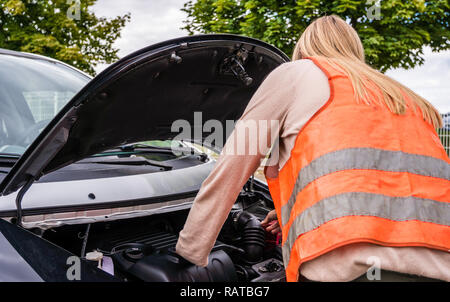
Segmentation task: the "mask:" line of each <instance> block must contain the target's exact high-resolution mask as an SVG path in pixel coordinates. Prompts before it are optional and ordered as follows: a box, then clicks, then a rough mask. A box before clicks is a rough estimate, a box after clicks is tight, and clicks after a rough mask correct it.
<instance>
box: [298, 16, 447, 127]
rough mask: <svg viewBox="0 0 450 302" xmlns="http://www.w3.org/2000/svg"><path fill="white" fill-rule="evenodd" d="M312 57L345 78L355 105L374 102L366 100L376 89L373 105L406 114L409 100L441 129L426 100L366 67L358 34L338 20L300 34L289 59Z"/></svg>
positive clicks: (315, 25)
mask: <svg viewBox="0 0 450 302" xmlns="http://www.w3.org/2000/svg"><path fill="white" fill-rule="evenodd" d="M314 56H319V57H322V58H324V59H325V60H327V62H328V63H329V64H331V65H332V66H335V67H336V68H339V67H340V69H341V70H343V71H344V72H345V73H346V74H347V75H348V77H349V79H350V81H351V82H352V85H353V90H354V95H355V98H356V101H357V102H364V103H366V104H370V103H371V101H373V98H371V97H369V91H371V89H373V87H376V88H378V89H379V91H381V95H380V94H378V96H379V97H378V99H376V100H375V101H377V102H384V104H385V105H386V106H387V107H388V108H389V110H390V111H391V112H393V113H395V114H403V113H405V111H406V107H407V101H406V99H409V100H411V101H412V103H413V104H414V105H416V106H413V108H412V109H413V110H416V109H417V108H418V109H420V110H421V112H422V115H423V118H424V120H425V121H427V122H429V123H430V124H431V125H433V126H434V127H435V128H441V127H442V118H441V115H440V114H439V112H438V111H437V110H436V108H434V107H433V105H431V104H430V103H429V102H428V101H427V100H425V99H424V98H422V97H421V96H419V95H418V94H416V93H414V92H413V91H412V90H411V89H409V88H407V87H405V86H404V85H402V84H400V83H399V82H397V81H395V80H394V79H391V78H390V77H388V76H386V75H384V74H382V73H381V72H379V71H377V70H375V69H374V68H372V67H370V66H369V65H368V64H366V63H365V58H364V48H363V45H362V43H361V40H360V39H359V36H358V34H357V33H356V31H355V30H354V29H353V27H351V26H350V25H349V24H347V23H346V22H345V21H344V20H342V19H341V18H340V17H338V16H335V15H331V16H324V17H320V18H318V19H316V20H315V21H314V22H312V23H311V24H310V25H309V26H308V27H307V28H306V29H305V31H304V32H303V34H302V35H301V37H300V39H299V41H298V42H297V45H296V47H295V49H294V53H293V57H292V59H293V60H299V59H302V58H305V57H314ZM405 97H406V98H405Z"/></svg>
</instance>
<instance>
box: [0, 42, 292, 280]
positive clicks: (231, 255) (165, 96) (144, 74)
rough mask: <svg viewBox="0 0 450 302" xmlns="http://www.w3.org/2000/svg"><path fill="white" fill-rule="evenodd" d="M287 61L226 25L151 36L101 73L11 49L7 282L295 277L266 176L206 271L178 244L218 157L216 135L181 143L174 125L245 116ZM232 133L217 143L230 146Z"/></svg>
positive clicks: (4, 169) (253, 184)
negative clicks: (276, 233)
mask: <svg viewBox="0 0 450 302" xmlns="http://www.w3.org/2000/svg"><path fill="white" fill-rule="evenodd" d="M287 61H289V58H288V57H287V56H286V55H285V54H284V53H283V52H282V51H280V50H279V49H277V48H275V47H273V46H271V45H269V44H267V43H264V42H262V41H259V40H256V39H251V38H247V37H242V36H237V35H226V34H223V35H219V34H214V35H194V36H189V37H181V38H177V39H172V40H168V41H164V42H161V43H157V44H155V45H151V46H148V47H146V48H144V49H141V50H139V51H136V52H134V53H132V54H130V55H128V56H126V57H124V58H123V59H121V60H119V61H118V62H116V63H115V64H112V65H111V66H109V67H108V68H107V69H105V70H104V71H103V72H101V73H100V74H99V75H97V76H96V77H95V78H91V77H90V76H88V75H86V74H84V73H82V72H81V71H79V70H77V69H75V68H73V67H71V66H69V65H66V64H64V63H61V62H58V61H56V60H54V59H50V58H46V57H43V56H38V55H32V54H25V53H20V52H13V51H8V50H1V51H0V109H1V110H0V218H2V219H0V280H2V281H150V282H152V281H154V282H158V281H244V282H245V281H283V280H284V275H285V273H284V266H283V263H282V256H281V254H282V253H281V247H280V242H279V238H276V237H273V236H272V235H269V234H266V233H265V231H264V229H263V228H262V227H261V225H260V220H261V219H263V218H264V217H265V216H266V214H267V213H268V212H269V211H270V210H272V209H273V208H274V205H273V201H272V198H271V196H270V193H269V191H268V188H267V185H266V184H265V183H264V182H261V181H258V180H256V179H254V178H253V177H251V178H250V179H249V180H248V182H247V183H246V184H245V185H244V187H243V188H242V191H241V193H240V194H239V196H238V197H237V199H236V203H235V204H234V206H233V209H232V211H231V212H230V214H229V217H228V219H227V221H226V222H225V224H224V226H223V228H222V230H221V232H220V234H219V237H218V240H217V241H216V243H215V246H214V248H213V250H212V252H211V254H210V256H209V257H210V261H209V264H208V266H207V267H197V266H195V265H194V264H192V263H189V262H188V261H186V260H184V259H183V258H181V257H180V256H178V255H177V254H176V253H175V252H174V246H175V244H176V241H177V236H178V232H179V231H180V230H181V229H182V227H183V225H184V222H185V220H186V218H187V215H188V212H189V209H190V207H191V205H192V202H193V200H194V198H195V196H196V195H197V193H198V191H199V189H200V186H201V183H202V182H203V181H204V179H205V178H206V177H207V176H208V175H209V173H210V172H211V170H212V168H213V166H214V159H213V158H212V157H211V156H209V155H208V154H206V153H205V149H204V146H202V143H203V142H205V141H206V140H207V137H208V135H209V134H210V133H208V132H207V131H202V132H201V135H200V136H198V135H197V136H196V135H193V136H192V139H191V136H188V137H186V138H184V137H183V138H182V139H180V135H179V134H180V133H177V131H174V129H173V127H172V125H173V123H174V122H175V121H177V120H186V121H189V122H191V123H192V124H193V123H195V121H194V116H195V113H196V112H201V113H202V118H203V121H206V120H216V121H219V122H220V123H221V124H222V125H225V124H226V123H227V121H233V122H234V121H236V120H238V119H239V117H240V116H241V115H242V113H243V111H244V109H245V107H246V105H247V103H248V102H249V100H250V98H251V96H252V95H253V93H254V92H255V91H256V89H257V88H258V87H259V85H260V84H261V82H262V81H263V80H264V78H265V77H266V76H267V75H268V74H269V73H270V72H271V71H272V70H273V69H274V68H276V67H277V66H279V65H280V64H283V63H285V62H287ZM197 126H198V125H197ZM200 126H201V125H200ZM195 129H196V125H194V127H193V129H192V131H194V132H195V131H196V130H195ZM228 135H229V132H226V133H225V132H224V133H223V135H222V138H223V139H222V140H218V141H217V142H216V141H214V142H210V143H209V144H208V145H207V146H206V147H208V148H210V149H213V150H215V151H216V152H220V149H221V148H222V147H223V146H222V144H221V143H220V142H219V141H222V142H224V141H226V138H227V136H228ZM198 146H201V147H198Z"/></svg>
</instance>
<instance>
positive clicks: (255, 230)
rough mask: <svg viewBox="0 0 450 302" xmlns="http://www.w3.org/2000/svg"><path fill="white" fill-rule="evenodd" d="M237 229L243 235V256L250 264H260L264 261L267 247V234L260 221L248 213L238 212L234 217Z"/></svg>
mask: <svg viewBox="0 0 450 302" xmlns="http://www.w3.org/2000/svg"><path fill="white" fill-rule="evenodd" d="M233 221H234V222H235V227H236V228H237V230H238V231H239V232H240V233H241V234H242V240H241V247H242V249H243V250H244V251H245V254H244V255H243V256H244V258H245V260H246V262H248V263H249V264H252V263H257V262H260V261H261V260H262V259H263V254H264V247H265V245H266V232H265V230H264V228H263V227H262V226H261V222H260V221H259V219H258V218H257V217H256V216H255V215H253V214H251V213H249V212H246V211H242V212H236V213H234V215H233Z"/></svg>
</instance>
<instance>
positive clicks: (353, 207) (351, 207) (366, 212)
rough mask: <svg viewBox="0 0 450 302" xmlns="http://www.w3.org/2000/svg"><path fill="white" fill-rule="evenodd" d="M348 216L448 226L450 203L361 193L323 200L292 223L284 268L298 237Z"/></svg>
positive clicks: (284, 256)
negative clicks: (414, 221) (417, 221)
mask: <svg viewBox="0 0 450 302" xmlns="http://www.w3.org/2000/svg"><path fill="white" fill-rule="evenodd" d="M350 215H358V216H375V217H381V218H387V219H390V220H394V221H407V220H420V221H424V222H432V223H436V224H440V225H445V226H450V202H439V201H435V200H430V199H423V198H417V197H411V196H409V197H392V196H386V195H381V194H372V193H363V192H350V193H342V194H339V195H335V196H332V197H328V198H325V199H322V200H320V201H319V202H317V203H316V204H314V205H312V206H311V207H309V208H307V209H306V210H305V211H303V212H302V213H301V214H299V215H298V216H297V217H296V218H295V220H294V222H293V223H292V225H291V227H290V229H289V231H288V236H287V239H286V242H285V243H284V245H283V259H284V263H285V265H286V266H287V264H288V263H289V256H290V252H291V248H292V246H293V245H294V242H295V240H296V239H297V237H298V236H300V235H301V234H304V233H306V232H309V231H311V230H314V229H316V228H318V227H319V226H321V225H322V224H324V223H326V222H328V221H330V220H333V219H336V218H340V217H344V216H350Z"/></svg>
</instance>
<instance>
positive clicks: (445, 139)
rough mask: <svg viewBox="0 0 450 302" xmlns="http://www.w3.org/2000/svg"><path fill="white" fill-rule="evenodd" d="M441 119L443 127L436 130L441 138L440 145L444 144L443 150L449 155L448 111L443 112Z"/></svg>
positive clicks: (449, 126)
mask: <svg viewBox="0 0 450 302" xmlns="http://www.w3.org/2000/svg"><path fill="white" fill-rule="evenodd" d="M442 119H443V121H444V128H442V129H438V130H437V132H438V134H439V137H440V138H441V141H442V145H444V148H445V151H447V154H448V156H450V113H447V114H443V115H442Z"/></svg>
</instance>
